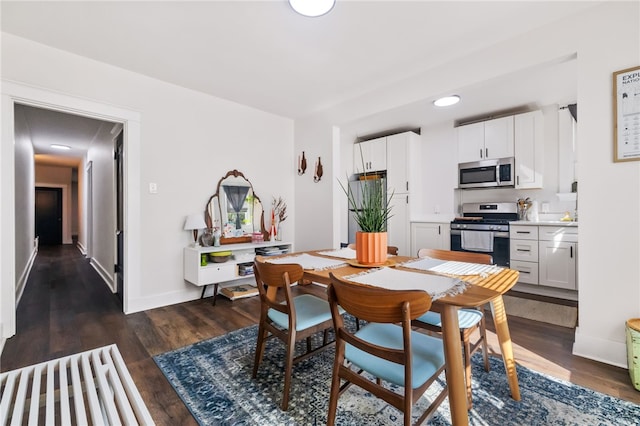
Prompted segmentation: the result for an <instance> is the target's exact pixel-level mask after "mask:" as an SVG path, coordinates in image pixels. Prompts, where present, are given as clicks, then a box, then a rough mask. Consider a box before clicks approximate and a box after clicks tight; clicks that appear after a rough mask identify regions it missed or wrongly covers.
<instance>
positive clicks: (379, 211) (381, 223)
mask: <svg viewBox="0 0 640 426" xmlns="http://www.w3.org/2000/svg"><path fill="white" fill-rule="evenodd" d="M360 157H361V160H362V165H363V167H362V169H363V170H364V157H363V156H362V149H360ZM365 181H369V182H372V183H371V184H370V185H364V182H365ZM339 183H340V186H341V187H342V190H343V191H344V193H345V195H346V196H347V202H348V203H349V208H350V209H351V210H353V211H354V213H355V220H356V223H357V224H358V226H359V227H360V230H362V232H387V223H388V221H389V218H391V217H392V216H393V215H392V214H391V208H392V205H391V198H392V197H393V192H392V193H391V195H389V196H387V198H385V188H384V186H383V184H382V179H379V178H378V177H377V176H375V175H372V174H367V173H366V172H365V173H364V174H363V179H362V180H360V181H359V183H360V188H361V192H362V204H361V206H360V208H358V205H357V204H356V198H355V194H354V193H353V191H352V190H351V187H350V186H347V187H346V188H345V186H344V185H343V184H342V182H339Z"/></svg>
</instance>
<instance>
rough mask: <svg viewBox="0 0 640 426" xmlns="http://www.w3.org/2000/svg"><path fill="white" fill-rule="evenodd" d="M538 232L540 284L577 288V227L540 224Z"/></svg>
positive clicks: (567, 288) (570, 288) (569, 288)
mask: <svg viewBox="0 0 640 426" xmlns="http://www.w3.org/2000/svg"><path fill="white" fill-rule="evenodd" d="M539 232H540V236H539V238H540V242H539V248H538V252H539V257H540V263H539V267H540V280H539V283H540V285H545V286H549V287H556V288H563V289H566V290H577V289H578V287H577V280H576V267H577V262H576V259H577V257H578V244H577V241H578V229H577V228H575V227H563V226H541V227H540V231H539Z"/></svg>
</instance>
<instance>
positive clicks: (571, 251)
mask: <svg viewBox="0 0 640 426" xmlns="http://www.w3.org/2000/svg"><path fill="white" fill-rule="evenodd" d="M569 257H570V258H572V259H573V246H571V247H569Z"/></svg>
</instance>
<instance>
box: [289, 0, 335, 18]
mask: <svg viewBox="0 0 640 426" xmlns="http://www.w3.org/2000/svg"><path fill="white" fill-rule="evenodd" d="M335 3H336V0H289V4H290V5H291V8H293V10H295V11H296V12H298V13H299V14H300V15H304V16H310V17H316V16H322V15H324V14H326V13H328V12H329V11H330V10H331V9H333V6H334V5H335Z"/></svg>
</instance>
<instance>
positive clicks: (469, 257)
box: [418, 248, 493, 265]
mask: <svg viewBox="0 0 640 426" xmlns="http://www.w3.org/2000/svg"><path fill="white" fill-rule="evenodd" d="M418 257H431V258H433V259H440V260H455V261H458V262H469V263H480V264H483V265H491V264H492V263H493V258H492V257H491V255H490V254H486V253H470V252H466V251H451V250H439V249H428V248H423V249H420V250H418Z"/></svg>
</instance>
